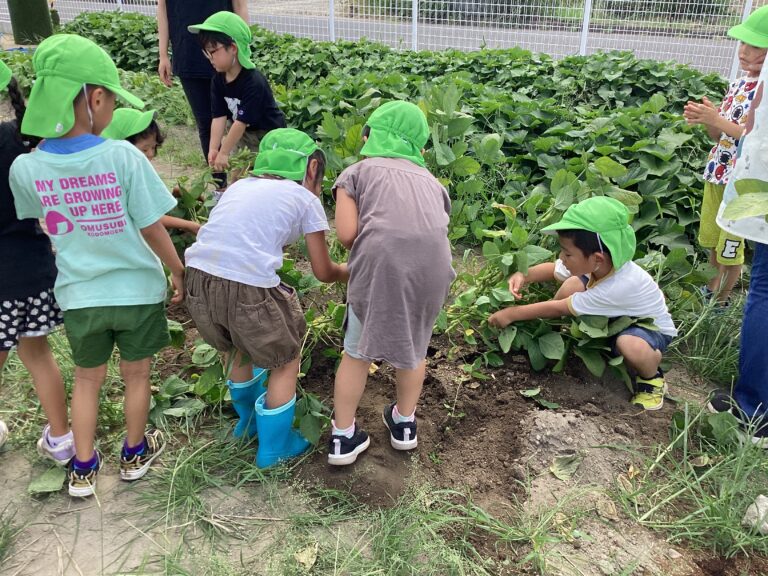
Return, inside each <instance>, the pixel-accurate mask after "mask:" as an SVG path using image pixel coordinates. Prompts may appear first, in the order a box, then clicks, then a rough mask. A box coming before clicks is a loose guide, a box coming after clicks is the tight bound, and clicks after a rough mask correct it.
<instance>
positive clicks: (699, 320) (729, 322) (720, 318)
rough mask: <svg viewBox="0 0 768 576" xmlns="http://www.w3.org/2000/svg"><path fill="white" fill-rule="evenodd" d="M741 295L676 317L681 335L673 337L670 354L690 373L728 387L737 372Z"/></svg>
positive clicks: (742, 299)
mask: <svg viewBox="0 0 768 576" xmlns="http://www.w3.org/2000/svg"><path fill="white" fill-rule="evenodd" d="M743 316H744V298H743V297H740V296H734V299H733V303H732V304H731V305H730V306H728V307H726V308H720V307H718V306H717V305H716V304H714V303H712V304H708V305H706V306H704V307H703V308H702V309H700V310H697V311H696V312H695V313H686V314H682V315H680V316H679V317H678V329H679V330H680V334H681V336H680V337H678V338H676V339H675V340H673V343H672V345H671V346H670V349H669V352H668V354H669V357H670V358H671V359H673V360H674V361H675V362H676V363H678V364H680V365H681V366H683V367H684V368H685V369H686V370H687V371H688V372H689V373H691V374H696V375H698V376H700V377H701V378H704V379H705V380H708V381H710V382H715V383H718V384H720V385H722V386H724V387H730V386H731V385H732V384H733V382H735V380H736V378H737V376H738V373H739V334H740V332H741V320H742V317H743Z"/></svg>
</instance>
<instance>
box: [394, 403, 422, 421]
mask: <svg viewBox="0 0 768 576" xmlns="http://www.w3.org/2000/svg"><path fill="white" fill-rule="evenodd" d="M392 420H394V421H395V424H401V423H402V422H413V421H414V420H416V410H414V411H413V414H411V415H410V416H403V415H402V414H400V412H398V410H397V404H395V406H394V407H393V408H392Z"/></svg>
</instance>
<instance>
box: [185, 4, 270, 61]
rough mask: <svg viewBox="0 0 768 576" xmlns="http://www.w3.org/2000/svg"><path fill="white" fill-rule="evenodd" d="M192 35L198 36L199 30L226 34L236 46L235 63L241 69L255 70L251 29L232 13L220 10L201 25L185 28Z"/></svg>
mask: <svg viewBox="0 0 768 576" xmlns="http://www.w3.org/2000/svg"><path fill="white" fill-rule="evenodd" d="M187 30H189V31H190V32H192V34H198V33H199V32H200V31H201V30H207V31H208V32H221V33H222V34H226V35H227V36H229V37H230V38H232V40H233V41H234V43H235V44H236V45H237V61H238V62H240V66H242V67H243V68H248V69H251V68H256V65H255V64H254V63H253V62H251V38H253V36H252V34H251V29H250V28H249V27H248V24H246V22H245V20H243V19H242V18H240V16H238V15H237V14H235V13H234V12H227V11H226V10H222V11H221V12H216V14H212V15H211V16H209V17H208V18H207V19H206V20H205V22H203V23H202V24H194V25H193V26H189V27H187Z"/></svg>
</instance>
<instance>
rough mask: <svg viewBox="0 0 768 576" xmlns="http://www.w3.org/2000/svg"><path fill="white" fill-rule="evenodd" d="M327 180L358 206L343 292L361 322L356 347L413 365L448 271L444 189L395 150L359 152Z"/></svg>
mask: <svg viewBox="0 0 768 576" xmlns="http://www.w3.org/2000/svg"><path fill="white" fill-rule="evenodd" d="M334 188H343V189H344V190H346V192H347V194H348V195H349V196H350V197H351V198H352V199H353V200H354V201H355V203H356V204H357V210H358V235H357V238H356V239H355V242H354V245H353V246H352V251H351V252H350V256H349V273H350V278H349V288H348V296H347V301H348V302H347V303H348V305H350V306H352V309H353V310H354V312H355V315H356V316H357V317H358V318H359V319H360V322H361V323H362V326H363V328H362V333H361V336H360V342H359V346H358V352H359V353H360V354H361V355H362V356H364V357H365V358H368V359H371V360H384V361H386V362H388V363H390V364H391V365H392V366H394V367H395V368H401V369H412V368H416V367H417V366H418V365H419V363H420V362H421V361H422V360H423V359H424V358H426V355H427V346H428V345H429V340H430V338H431V337H432V327H433V326H434V323H435V319H436V318H437V315H438V313H439V312H440V309H441V308H442V306H443V304H444V302H445V299H446V298H447V296H448V289H449V287H450V285H451V282H452V281H453V279H454V278H455V277H456V273H455V272H454V270H453V267H452V266H451V247H450V243H449V241H448V219H449V216H450V213H451V201H450V198H449V197H448V192H447V191H446V189H445V188H444V187H443V186H442V185H441V184H440V183H439V182H438V181H437V179H436V178H435V177H434V176H432V174H430V172H429V171H428V170H427V169H426V168H422V167H420V166H418V165H416V164H414V163H413V162H411V161H409V160H405V159H401V158H368V159H365V160H362V161H361V162H358V163H357V164H354V165H352V166H350V167H349V168H347V169H346V170H344V172H342V173H341V175H340V176H339V177H338V179H337V180H336V183H335V184H334Z"/></svg>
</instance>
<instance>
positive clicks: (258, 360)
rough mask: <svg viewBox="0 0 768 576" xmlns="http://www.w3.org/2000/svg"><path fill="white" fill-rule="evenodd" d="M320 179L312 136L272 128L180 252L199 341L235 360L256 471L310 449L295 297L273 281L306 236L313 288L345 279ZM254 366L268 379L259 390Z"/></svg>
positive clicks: (301, 325) (239, 405) (302, 327)
mask: <svg viewBox="0 0 768 576" xmlns="http://www.w3.org/2000/svg"><path fill="white" fill-rule="evenodd" d="M324 171H325V156H324V155H323V152H322V151H321V150H320V149H319V148H318V147H317V145H316V144H315V142H314V141H313V140H312V139H311V138H310V137H309V136H307V135H306V134H304V133H303V132H299V131H298V130H294V129H292V128H278V129H276V130H272V131H271V132H269V133H268V134H267V135H266V136H264V139H263V140H262V141H261V144H260V146H259V155H258V156H257V157H256V161H255V165H254V169H253V175H254V177H251V178H245V179H243V180H239V181H237V182H235V183H234V184H233V185H232V186H230V187H229V188H228V190H227V193H226V194H224V195H223V196H222V197H221V200H219V203H218V204H217V205H216V208H215V209H214V210H213V211H212V212H211V217H210V219H209V220H208V222H207V223H206V225H205V226H203V228H201V229H200V233H199V234H198V237H197V242H195V244H193V245H192V246H191V247H190V248H188V249H187V251H186V253H185V258H186V263H187V280H186V297H187V308H188V309H189V313H190V315H191V316H192V319H193V320H194V322H195V324H196V325H197V329H198V331H199V332H200V335H201V336H202V337H203V339H204V340H205V341H206V342H208V343H209V344H210V345H211V346H213V347H214V348H216V349H217V350H219V351H220V352H223V353H227V354H230V353H234V358H233V359H231V361H230V362H229V363H230V364H231V365H232V369H231V373H230V378H231V380H230V381H229V382H227V385H228V386H229V388H230V393H231V394H232V399H233V403H234V404H235V409H236V410H237V411H238V414H239V415H240V420H241V422H243V423H247V422H248V421H249V420H251V418H252V417H253V415H254V412H255V423H256V431H257V433H258V436H259V448H258V452H257V453H256V464H257V466H258V467H259V468H267V467H269V466H272V465H274V464H277V463H278V462H280V461H281V460H285V459H288V458H292V457H295V456H298V455H300V454H302V453H304V452H305V451H307V450H308V449H309V447H310V444H309V442H308V441H307V440H306V439H305V438H304V437H303V436H302V435H301V434H300V433H299V432H298V430H295V429H294V428H293V418H294V413H295V410H296V378H297V375H298V373H299V369H300V364H301V347H302V342H303V340H304V334H305V332H306V328H307V325H306V322H305V320H304V314H303V313H302V310H301V305H300V304H299V299H298V297H297V296H296V291H295V290H293V289H292V288H289V287H288V286H286V285H285V284H282V283H281V282H280V277H279V276H278V275H277V271H278V270H279V269H280V267H281V266H282V264H283V247H284V246H288V245H289V244H293V243H294V242H296V241H297V240H299V238H300V237H301V236H302V235H303V236H304V238H305V240H306V244H307V251H308V252H309V259H310V262H311V264H312V272H313V273H314V275H315V276H316V277H317V278H318V280H320V281H322V282H345V281H346V280H347V277H348V273H347V266H346V264H335V263H334V262H332V261H331V259H330V256H329V255H328V247H327V245H326V243H325V231H326V230H328V229H329V227H328V220H327V218H326V215H325V211H324V210H323V206H322V204H321V202H320V194H321V193H322V182H323V173H324ZM253 363H255V364H256V365H258V366H261V367H263V368H265V369H267V370H270V371H271V373H270V376H269V383H268V387H267V390H266V392H265V391H264V390H263V388H262V386H261V383H262V379H261V378H260V377H259V376H255V375H254V366H253Z"/></svg>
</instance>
